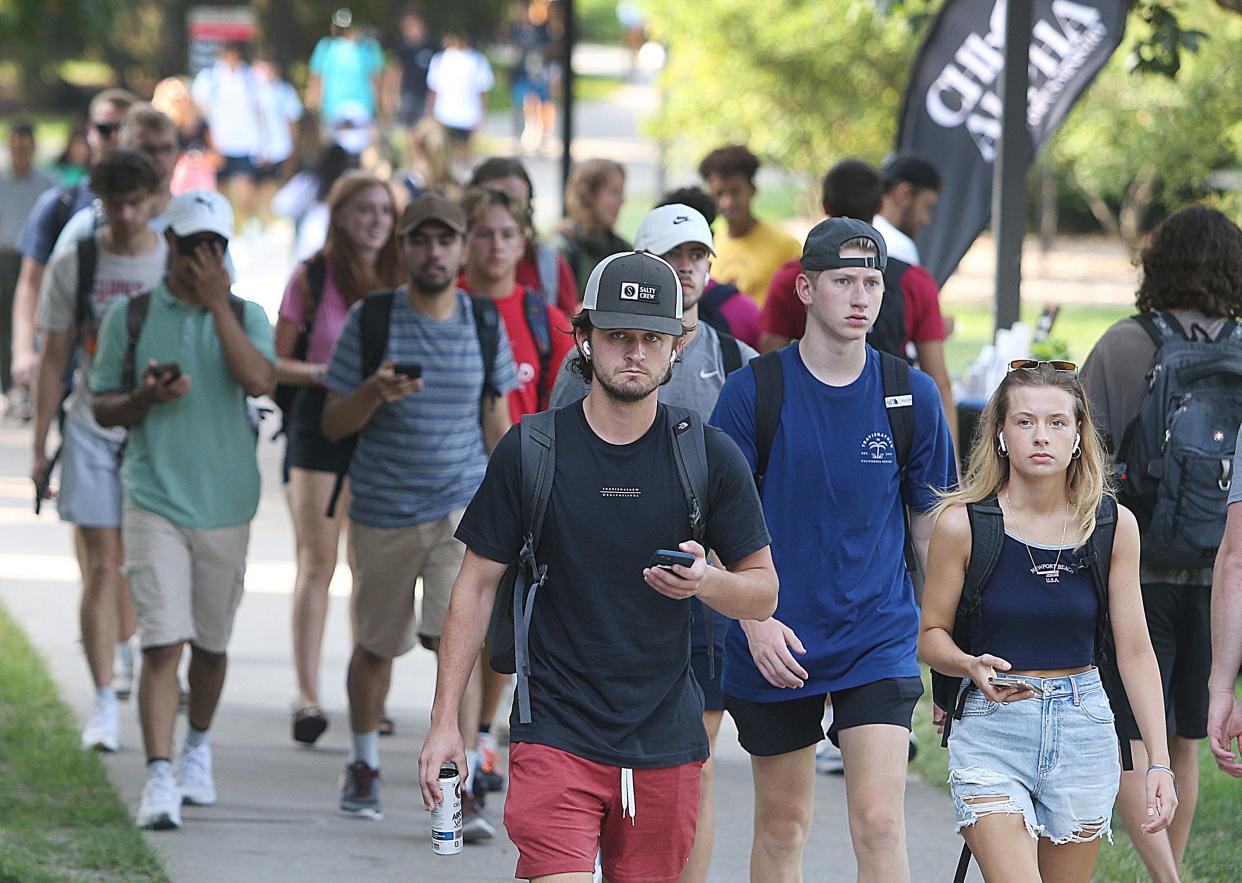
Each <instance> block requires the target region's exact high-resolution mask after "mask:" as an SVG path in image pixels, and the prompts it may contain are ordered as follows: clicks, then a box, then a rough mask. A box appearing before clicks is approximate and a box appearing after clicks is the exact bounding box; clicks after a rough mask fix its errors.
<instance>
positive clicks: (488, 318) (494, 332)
mask: <svg viewBox="0 0 1242 883" xmlns="http://www.w3.org/2000/svg"><path fill="white" fill-rule="evenodd" d="M468 300H469V301H470V311H471V312H472V313H473V314H474V331H475V333H476V334H477V335H478V336H479V353H480V355H482V357H483V400H484V401H487V402H490V401H492V400H493V399H495V398H496V397H498V396H499V395H500V392H499V390H497V389H496V387H495V386H493V385H492V374H493V373H494V370H495V368H496V350H497V349H499V348H500V310H499V309H497V307H496V304H495V303H494V302H493V301H492V300H491V298H487V297H471V298H468Z"/></svg>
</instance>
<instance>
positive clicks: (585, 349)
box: [581, 340, 591, 358]
mask: <svg viewBox="0 0 1242 883" xmlns="http://www.w3.org/2000/svg"><path fill="white" fill-rule="evenodd" d="M581 349H582V355H584V356H586V357H587V358H590V356H591V345H590V344H589V343H587V342H586V341H585V340H584V341H582V347H581Z"/></svg>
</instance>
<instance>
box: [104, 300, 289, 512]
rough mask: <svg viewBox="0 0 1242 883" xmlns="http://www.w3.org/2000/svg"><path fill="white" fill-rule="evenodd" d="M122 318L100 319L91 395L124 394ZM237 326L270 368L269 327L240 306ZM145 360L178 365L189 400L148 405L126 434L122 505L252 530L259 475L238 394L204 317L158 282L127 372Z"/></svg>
mask: <svg viewBox="0 0 1242 883" xmlns="http://www.w3.org/2000/svg"><path fill="white" fill-rule="evenodd" d="M125 311H126V305H125V302H124V301H123V300H122V301H120V302H118V303H117V304H116V305H115V306H113V308H112V309H110V310H109V311H108V315H107V316H106V317H105V319H104V323H103V327H102V328H101V329H100V332H99V347H98V350H97V351H96V353H95V364H94V367H93V369H92V371H91V391H92V392H95V393H110V392H113V393H114V392H125V391H127V390H123V389H122V388H121V386H122V378H121V374H122V368H123V364H124V361H125V350H126V347H127V345H128V342H129V336H128V332H127V331H126V328H125V320H126V312H125ZM245 319H246V322H245V326H246V334H248V335H249V336H250V340H251V341H252V342H253V343H254V345H255V346H256V347H257V348H258V350H259V352H261V353H263V355H264V356H266V357H267V358H268V359H270V360H271V361H273V362H275V361H276V357H275V354H274V351H273V346H272V326H271V324H270V323H269V322H268V320H267V316H266V315H265V314H264V312H263V308H262V307H260V306H259V305H258V304H256V303H252V302H247V303H246V312H245ZM150 359H154V360H155V361H157V362H176V363H177V364H179V365H180V366H181V370H182V372H183V373H185V374H188V375H190V391H189V392H187V393H186V394H185V395H184V396H182V397H181V398H179V399H177V400H176V401H173V402H168V403H167V404H162V405H160V404H157V405H152V406H151V409H150V411H148V412H147V416H146V419H144V420H143V421H142V422H141V423H139V424H138V425H137V426H134V427H131V429H130V431H129V441H128V442H127V444H126V447H125V460H124V463H123V464H122V466H121V480H122V483H123V485H124V488H125V496H126V499H127V500H128V501H129V502H130V503H132V504H133V505H135V506H137V507H138V508H140V509H145V510H147V511H148V512H154V513H155V514H156V515H162V516H163V517H165V518H167V519H168V520H169V521H172V522H173V523H174V524H178V525H181V526H182V527H189V528H198V529H203V528H213V527H228V526H230V525H235V524H243V523H245V522H248V521H250V519H252V518H254V513H255V511H256V510H257V509H258V507H259V467H258V462H257V460H256V458H255V433H254V430H253V429H252V428H251V425H250V421H249V419H248V418H247V416H246V392H245V390H244V389H242V387H241V384H239V383H238V382H237V381H236V380H235V379H234V378H233V375H232V373H231V372H230V371H229V367H228V363H227V362H226V361H225V358H224V350H223V349H222V348H221V346H220V339H219V337H217V336H216V327H215V322H214V321H213V320H212V317H211V313H210V311H208V310H207V309H205V308H203V307H198V306H190V305H189V304H186V303H183V302H182V301H179V300H177V298H175V297H174V296H173V294H172V292H170V291H169V290H168V287H167V285H166V284H165V283H164V282H161V283H160V284H159V285H158V286H156V287H155V289H154V290H153V291H152V292H151V304H150V309H149V310H148V311H147V320H146V323H145V324H144V325H143V326H142V333H141V334H140V335H139V336H138V346H137V350H136V352H135V359H134V367H135V371H137V372H139V373H140V372H141V371H142V369H143V368H144V367H145V366H146V365H147V363H148V360H150Z"/></svg>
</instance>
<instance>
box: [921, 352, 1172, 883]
mask: <svg viewBox="0 0 1242 883" xmlns="http://www.w3.org/2000/svg"><path fill="white" fill-rule="evenodd" d="M1076 371H1077V368H1076V366H1074V365H1073V364H1072V363H1069V362H1051V363H1050V362H1036V361H1034V360H1019V361H1017V362H1014V363H1012V364H1011V366H1010V371H1009V373H1008V375H1007V376H1006V377H1005V379H1004V380H1003V381H1002V383H1001V384H1000V386H999V387H998V388H997V390H996V392H995V393H994V394H993V396H992V398H991V400H990V401H989V402H988V404H987V407H986V408H985V409H984V412H983V415H982V416H981V418H980V428H979V430H978V435H977V440H976V443H975V446H974V449H973V451H972V452H971V456H970V461H969V464H968V466H967V470H966V475H965V477H964V478H963V480H962V484H961V488H960V490H958V491H957V492H956V493H953V494H951V495H949V496H947V497H946V498H945V499H944V501H943V502H942V503H941V504H940V506H939V507H938V509H937V510H936V511H937V516H938V517H937V521H936V526H935V530H934V532H933V534H932V540H931V545H930V549H929V553H928V565H927V580H926V589H925V593H924V596H923V617H922V623H921V625H920V634H919V653H920V654H921V655H922V657H923V659H924V660H926V661H927V663H928V664H929V665H930V666H931V667H932V668H933V669H934V670H936V671H938V672H941V673H943V674H945V675H949V676H952V677H954V678H961V679H962V688H961V689H963V690H964V691H965V695H964V699H962V700H961V705H960V713H961V717H960V719H958V720H950V721H949V723H950V724H951V725H952V726H951V734H950V736H949V740H948V745H949V783H950V787H951V790H952V792H953V798H954V802H955V803H956V805H957V817H958V818H957V828H958V830H959V831H960V832H961V833H962V835H963V837H965V839H966V843H967V844H968V845H969V847H970V849H971V851H972V852H973V853H974V855H975V856H976V857H977V859H978V861H979V865H980V867H981V868H982V870H983V875H984V878H985V879H986V880H988V881H989V883H994V881H1006V883H1009V881H1013V883H1026V881H1030V883H1038V881H1040V880H1056V881H1059V883H1061V881H1064V883H1073V881H1084V883H1085V881H1088V880H1090V878H1091V870H1092V868H1093V867H1094V865H1095V858H1096V854H1097V852H1098V850H1099V845H1100V841H1101V839H1102V838H1103V837H1109V838H1110V839H1111V836H1112V832H1111V818H1112V810H1113V802H1114V800H1115V798H1116V795H1117V790H1118V784H1119V779H1120V775H1121V764H1120V761H1119V757H1118V741H1117V733H1116V731H1115V729H1114V726H1113V712H1112V709H1111V707H1110V705H1109V700H1108V696H1107V695H1106V693H1105V691H1104V687H1103V685H1102V683H1101V679H1100V673H1099V672H1098V671H1097V670H1096V667H1095V663H1096V660H1097V658H1098V656H1099V645H1100V644H1101V643H1102V641H1101V638H1102V637H1103V636H1104V634H1105V633H1106V632H1107V633H1109V634H1111V637H1112V639H1113V645H1114V647H1115V650H1113V651H1112V655H1114V656H1115V659H1116V662H1117V665H1118V668H1119V669H1120V673H1121V680H1122V682H1123V683H1124V687H1125V692H1126V694H1127V695H1128V697H1129V699H1130V703H1131V705H1132V706H1133V708H1134V712H1135V715H1136V717H1137V719H1138V723H1139V728H1140V730H1141V731H1142V735H1143V743H1144V746H1145V748H1146V752H1147V757H1148V758H1149V760H1150V764H1151V766H1150V767H1149V768H1148V769H1147V771H1146V786H1147V789H1146V790H1147V809H1146V816H1147V821H1146V823H1145V824H1144V825H1143V830H1144V831H1146V832H1148V833H1151V832H1155V831H1160V830H1163V829H1165V828H1167V827H1168V825H1169V822H1170V821H1171V819H1172V818H1173V813H1174V810H1175V809H1176V808H1177V791H1176V783H1175V781H1174V777H1173V774H1172V771H1171V770H1170V769H1169V750H1168V745H1167V742H1166V738H1165V728H1164V703H1163V699H1162V697H1161V692H1160V676H1159V671H1158V669H1157V667H1156V657H1155V654H1154V653H1153V652H1152V648H1151V640H1150V638H1149V637H1148V633H1147V624H1146V622H1145V620H1144V618H1143V604H1142V597H1141V595H1140V592H1139V575H1138V561H1139V538H1138V526H1137V523H1136V522H1135V519H1134V516H1133V515H1132V514H1131V513H1130V512H1129V510H1127V509H1125V508H1124V507H1116V506H1115V503H1113V501H1112V499H1111V497H1110V496H1108V495H1109V489H1108V486H1107V480H1106V473H1107V470H1108V461H1107V458H1106V456H1105V454H1104V450H1103V447H1102V445H1101V444H1100V441H1099V439H1098V437H1097V434H1096V427H1095V424H1094V422H1093V421H1092V418H1091V412H1090V409H1089V407H1088V404H1087V400H1086V397H1085V396H1084V394H1083V390H1082V385H1081V383H1080V382H1079V380H1078V377H1077V374H1076ZM989 506H999V511H1000V513H1001V518H1002V520H1003V526H1004V533H1003V536H1002V537H1001V538H1000V539H999V542H1000V543H1001V547H1000V556H999V558H998V559H997V560H996V563H995V568H994V569H993V570H992V573H991V576H990V577H989V578H988V579H987V581H986V582H985V583H984V584H983V586H982V590H981V593H980V596H979V597H980V608H979V613H978V614H977V618H975V620H974V623H973V626H974V627H973V628H972V629H971V631H972V634H973V639H972V641H971V644H972V646H971V647H970V650H971V652H966V651H965V650H964V649H963V648H962V647H960V646H959V645H958V644H957V643H956V642H955V640H954V625H955V621H956V617H957V609H958V602H959V600H960V599H961V597H962V593H963V584H964V582H965V581H966V578H967V572H968V568H969V567H970V564H971V555H972V527H971V525H972V523H976V524H978V523H981V522H978V521H975V522H972V517H975V518H978V517H979V513H980V512H981V511H982V509H983V508H986V507H989ZM1114 511H1115V513H1116V528H1115V537H1114V540H1113V543H1112V554H1111V559H1110V566H1109V573H1110V576H1109V578H1108V585H1107V592H1106V593H1104V597H1106V598H1107V609H1101V607H1102V606H1103V605H1101V603H1100V592H1098V591H1097V588H1096V585H1095V583H1094V581H1093V577H1092V571H1093V568H1092V567H1091V566H1089V561H1088V560H1087V559H1088V550H1089V548H1090V545H1091V544H1090V543H1089V540H1090V539H1091V537H1092V534H1093V532H1094V530H1095V528H1096V523H1097V512H1098V513H1101V514H1108V515H1111V514H1112V513H1113V512H1114ZM973 539H974V540H975V541H979V542H981V541H980V540H979V538H978V537H975V538H973ZM975 551H977V550H975ZM998 676H999V677H1001V678H1003V677H1006V676H1007V677H1017V678H1019V679H1020V680H1019V681H1018V682H1016V683H1010V684H1008V685H1005V684H1001V683H1000V682H999V681H998V680H997V678H998ZM954 710H955V709H946V711H947V712H948V713H949V714H950V715H952V714H953V713H954Z"/></svg>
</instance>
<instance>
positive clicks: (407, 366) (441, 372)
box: [323, 195, 517, 837]
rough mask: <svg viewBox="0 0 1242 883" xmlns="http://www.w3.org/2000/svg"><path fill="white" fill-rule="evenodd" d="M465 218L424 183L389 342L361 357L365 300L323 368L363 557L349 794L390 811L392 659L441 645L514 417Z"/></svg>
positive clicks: (505, 360) (365, 810)
mask: <svg viewBox="0 0 1242 883" xmlns="http://www.w3.org/2000/svg"><path fill="white" fill-rule="evenodd" d="M465 230H466V218H465V214H464V213H463V212H462V210H461V208H460V207H459V206H457V205H456V204H455V203H452V202H449V201H448V200H446V199H444V198H443V197H440V196H435V195H427V196H423V197H421V198H419V199H417V200H415V201H414V202H413V203H411V204H410V205H409V206H408V207H407V208H406V210H405V212H404V213H403V214H402V216H401V221H400V223H399V224H398V233H399V235H400V250H401V259H402V262H403V263H404V264H405V269H406V272H407V274H408V276H409V279H410V282H409V284H408V285H403V286H401V287H400V288H398V289H396V291H395V292H393V293H392V294H391V305H392V306H391V312H390V313H389V314H388V322H387V340H386V341H385V342H384V344H383V347H384V348H383V351H382V355H381V354H380V353H379V352H378V350H377V351H376V353H375V354H376V355H380V356H381V357H380V358H379V359H378V360H377V361H378V362H379V368H378V369H377V370H375V371H374V372H372V373H369V376H367V374H366V373H365V369H364V364H365V363H367V362H371V363H372V364H374V362H373V361H372V360H371V359H368V358H364V349H367V350H368V351H370V349H371V346H372V345H373V343H374V342H370V343H368V342H364V340H363V334H362V328H363V322H362V311H363V308H364V304H365V301H363V302H359V303H358V304H355V305H354V307H353V308H352V309H351V310H350V312H349V316H348V318H347V319H346V321H345V327H344V329H343V330H342V331H341V336H340V337H339V338H338V339H337V342H336V348H335V349H334V350H333V353H332V359H331V361H330V362H329V365H328V370H327V374H326V375H325V376H324V380H323V383H324V385H325V386H326V387H327V388H328V399H327V403H326V405H325V407H324V415H323V428H324V433H325V434H326V435H327V436H328V437H329V438H331V439H333V440H337V439H342V438H345V437H346V436H350V435H354V434H357V436H358V439H357V446H356V448H355V449H354V453H353V458H352V460H351V461H350V465H349V488H350V495H351V500H350V503H349V521H350V530H351V532H352V537H353V543H354V550H355V554H356V557H357V566H356V569H355V579H356V580H357V587H356V593H355V596H354V597H355V605H356V611H357V639H356V643H355V646H354V652H353V656H352V658H351V659H350V665H349V681H348V689H349V704H350V725H351V728H352V731H353V747H352V750H351V752H350V755H349V762H348V764H347V766H346V771H345V782H344V788H343V791H342V794H341V802H340V805H341V809H342V811H344V812H346V813H350V814H352V815H358V816H363V817H368V818H376V819H378V818H381V817H382V813H381V810H380V803H379V748H378V728H379V723H380V717H381V715H382V710H383V704H384V698H385V696H386V694H387V692H388V684H389V678H390V676H391V672H392V661H393V659H395V658H396V657H398V656H401V655H402V654H404V653H406V652H408V651H409V650H410V649H412V648H413V647H414V644H415V643H416V642H417V641H421V643H422V644H423V646H424V647H427V648H428V649H430V650H433V651H436V650H438V647H439V639H440V631H441V628H442V627H443V624H444V615H445V612H446V611H447V609H448V601H449V593H450V591H451V589H452V585H453V580H454V578H455V577H456V575H457V571H458V569H459V568H460V567H461V562H462V558H463V557H464V555H465V551H466V549H465V546H464V545H463V544H462V543H461V542H460V541H459V540H457V539H455V538H454V536H453V534H454V532H455V531H456V529H457V524H458V522H459V521H460V520H461V517H462V514H463V512H464V511H465V508H466V505H467V504H468V503H469V502H470V499H471V498H472V497H473V496H474V492H475V491H476V490H477V489H478V487H479V484H480V482H481V481H482V480H483V473H484V471H485V470H486V468H487V458H488V455H489V454H490V452H491V451H492V449H493V448H494V447H495V446H496V444H497V442H499V441H500V438H501V437H502V436H503V435H504V434H505V431H506V430H508V428H509V425H510V419H509V409H508V405H507V402H506V399H505V396H506V395H507V394H508V393H509V392H510V391H511V390H512V389H514V388H515V387H516V386H517V374H516V370H515V368H514V365H513V356H512V355H511V353H510V349H509V340H508V337H507V336H506V335H505V331H504V325H503V323H502V322H500V321H499V316H498V315H497V314H496V312H495V307H494V306H493V305H492V304H491V303H490V302H487V303H486V304H485V308H490V309H491V315H490V317H486V316H484V314H477V315H479V316H480V317H483V318H490V320H491V321H492V322H494V329H495V330H494V332H493V334H491V335H490V337H491V339H492V340H493V341H494V343H493V346H494V352H493V353H491V354H488V357H487V358H485V357H484V356H485V354H484V353H483V349H482V347H483V345H484V344H483V343H482V341H483V340H484V339H486V338H488V337H489V335H488V334H481V333H479V331H480V327H481V326H480V325H479V324H476V323H477V322H479V321H481V319H479V318H476V313H477V311H476V309H475V308H472V306H471V299H470V296H469V295H467V294H465V293H464V292H462V291H460V290H458V289H457V287H456V285H455V281H456V279H457V273H458V270H459V269H460V267H461V263H462V260H463V256H464V238H463V235H464V233H465ZM374 297H375V295H371V296H370V298H374ZM372 308H374V307H372ZM364 344H365V345H364ZM489 364H490V365H491V370H490V372H488V371H487V370H486V368H485V366H486V365H489ZM419 578H421V579H422V583H423V592H422V609H421V611H420V613H421V615H420V616H419V617H418V618H417V619H416V618H415V611H414V584H415V581H416V580H418V579H419ZM416 623H417V626H416ZM463 708H467V709H471V710H472V715H471V716H472V717H473V718H474V719H473V720H465V719H463V720H462V721H461V724H462V725H463V726H462V732H463V733H465V734H468V735H469V737H470V738H471V740H473V738H474V736H475V734H476V733H477V732H478V719H477V718H478V701H477V698H476V700H475V701H473V702H469V703H465V704H464V705H463ZM466 716H467V715H463V718H464V717H466ZM467 797H468V791H467V789H463V800H465V799H466V798H467ZM466 804H467V805H466V806H464V807H463V809H464V811H465V814H466V815H467V816H469V817H468V818H463V821H464V823H465V827H466V828H467V829H468V832H471V833H473V834H474V836H476V837H479V836H482V837H486V836H490V835H491V833H492V831H491V830H490V826H489V825H488V824H487V822H486V821H485V820H483V819H482V817H481V816H478V815H477V813H476V814H472V810H473V809H474V807H473V806H472V805H470V801H466Z"/></svg>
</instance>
